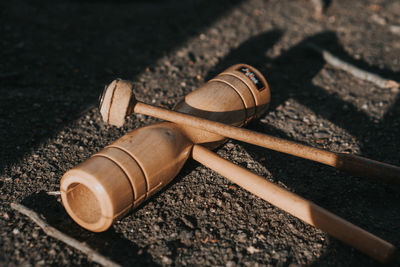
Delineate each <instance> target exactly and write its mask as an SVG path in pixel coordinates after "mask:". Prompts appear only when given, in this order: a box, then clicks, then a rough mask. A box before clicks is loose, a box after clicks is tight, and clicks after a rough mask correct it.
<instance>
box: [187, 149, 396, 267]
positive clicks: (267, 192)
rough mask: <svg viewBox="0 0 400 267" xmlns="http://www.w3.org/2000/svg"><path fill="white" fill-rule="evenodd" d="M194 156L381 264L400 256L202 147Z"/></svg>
mask: <svg viewBox="0 0 400 267" xmlns="http://www.w3.org/2000/svg"><path fill="white" fill-rule="evenodd" d="M192 157H193V159H194V160H196V161H198V162H200V163H201V164H203V165H204V166H206V167H208V168H210V169H212V170H214V171H215V172H217V173H219V174H221V175H222V176H224V177H226V178H227V179H229V180H230V181H232V182H233V183H235V184H237V185H239V186H241V187H242V188H244V189H246V190H247V191H249V192H250V193H253V194H255V195H257V196H259V197H260V198H262V199H264V200H265V201H267V202H269V203H271V204H272V205H274V206H276V207H278V208H280V209H282V210H284V211H286V212H288V213H290V214H291V215H293V216H295V217H297V218H299V219H300V220H302V221H304V222H306V223H308V224H310V225H312V226H315V227H317V228H319V229H321V230H323V231H325V232H327V233H328V234H330V235H331V236H333V237H336V238H337V239H340V240H342V241H343V242H345V243H346V244H348V245H350V246H352V247H354V248H356V249H358V250H359V251H361V252H363V253H365V254H367V255H369V256H370V257H372V258H374V259H376V260H378V261H380V262H383V263H387V262H390V261H392V260H394V259H395V257H396V256H397V248H396V247H395V246H393V245H392V244H390V243H388V242H387V241H385V240H383V239H381V238H379V237H377V236H375V235H373V234H371V233H369V232H367V231H365V230H363V229H361V228H360V227H358V226H356V225H354V224H352V223H350V222H348V221H346V220H344V219H342V218H340V217H338V216H336V215H335V214H333V213H331V212H329V211H327V210H325V209H324V208H322V207H320V206H318V205H316V204H314V203H313V202H311V201H308V200H306V199H304V198H302V197H300V196H298V195H296V194H294V193H291V192H289V191H287V190H285V189H283V188H281V187H279V186H277V185H275V184H273V183H271V182H269V181H267V180H266V179H264V178H262V177H260V176H258V175H256V174H254V173H252V172H250V171H248V170H247V169H245V168H242V167H239V166H237V165H235V164H233V163H232V162H230V161H228V160H225V159H223V158H221V157H219V156H218V155H216V154H215V153H213V152H211V151H210V150H208V149H206V148H204V147H202V146H199V145H194V147H193V150H192Z"/></svg>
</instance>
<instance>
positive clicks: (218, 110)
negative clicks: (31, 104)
mask: <svg viewBox="0 0 400 267" xmlns="http://www.w3.org/2000/svg"><path fill="white" fill-rule="evenodd" d="M108 88H109V89H108V90H106V91H105V94H104V97H103V100H102V101H101V103H102V104H101V107H100V111H101V113H102V115H103V117H104V118H105V121H106V122H112V123H113V124H117V125H122V124H123V122H124V118H125V114H126V112H128V110H127V109H128V108H129V107H130V106H131V104H130V101H131V97H130V96H131V94H132V93H131V91H132V88H131V83H130V82H127V81H123V80H117V81H114V82H113V83H112V84H111V85H110V86H109V87H108ZM269 99H270V93H269V88H268V84H267V82H266V81H265V79H264V77H263V76H262V75H261V74H260V73H259V72H258V71H257V70H255V69H254V68H252V67H250V66H247V65H244V64H241V65H235V66H232V67H231V68H229V69H228V70H226V71H224V72H223V73H221V74H220V75H218V76H217V77H216V78H215V79H213V80H211V81H209V82H208V83H206V84H205V85H204V86H202V87H200V88H199V89H197V90H196V91H194V92H192V93H190V94H189V95H187V96H186V97H185V99H184V100H183V101H182V102H181V103H180V104H178V105H177V106H176V107H175V109H176V110H178V111H181V112H190V113H191V114H194V115H197V116H206V117H207V118H210V119H213V120H216V121H220V122H224V123H230V124H233V125H238V126H241V125H244V124H245V123H246V122H248V121H249V120H251V119H252V118H254V117H255V116H257V115H259V114H261V113H263V112H264V111H265V110H266V109H267V107H268V104H269ZM224 139H225V137H223V136H220V135H216V134H211V133H209V132H207V131H203V130H199V129H196V128H191V127H186V126H182V125H177V124H174V123H170V122H163V123H159V124H155V125H151V126H147V127H143V128H140V129H136V130H134V131H132V132H130V133H128V134H126V135H125V136H123V137H121V138H120V139H118V140H117V141H115V142H114V143H113V144H111V145H109V146H107V147H106V148H105V149H104V150H102V151H100V152H99V153H97V154H95V155H93V156H92V157H91V158H89V159H88V160H86V161H85V162H83V163H81V164H80V165H78V166H76V167H75V168H73V169H71V170H69V171H68V172H66V173H65V174H64V176H63V178H62V180H61V198H62V201H63V205H64V207H65V208H66V210H67V212H68V213H69V214H70V216H71V217H72V218H73V219H74V220H75V221H76V222H77V223H78V224H80V225H81V226H83V227H84V228H86V229H89V230H91V231H104V230H106V229H107V228H108V227H110V226H111V224H112V222H113V221H114V220H115V219H116V218H118V217H121V216H123V215H124V214H126V213H127V212H128V211H129V210H130V209H131V208H134V207H136V206H138V205H139V204H140V203H142V202H143V201H144V200H146V199H148V198H149V197H150V196H151V195H153V194H154V193H155V192H157V191H158V190H160V189H161V188H163V187H164V186H165V185H166V184H167V183H169V182H170V181H171V180H172V179H173V178H174V177H175V176H176V175H177V173H178V172H179V171H180V169H181V168H182V166H183V164H184V163H185V162H186V160H187V158H188V157H189V156H190V150H191V148H192V146H193V144H204V145H206V146H207V147H210V148H214V147H217V146H218V145H219V144H220V143H221V142H223V141H224Z"/></svg>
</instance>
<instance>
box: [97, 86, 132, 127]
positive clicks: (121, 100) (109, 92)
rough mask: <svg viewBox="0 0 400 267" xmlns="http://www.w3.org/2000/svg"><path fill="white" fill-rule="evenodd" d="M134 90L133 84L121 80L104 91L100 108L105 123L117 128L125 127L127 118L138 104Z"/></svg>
mask: <svg viewBox="0 0 400 267" xmlns="http://www.w3.org/2000/svg"><path fill="white" fill-rule="evenodd" d="M132 89H133V85H132V82H130V81H126V80H120V79H117V80H114V81H113V82H112V83H110V85H108V86H107V87H106V88H105V89H104V91H103V94H102V95H101V97H100V107H99V108H100V113H101V116H102V117H103V121H104V122H106V123H108V124H111V125H115V126H117V127H121V126H123V125H124V123H125V117H126V116H127V115H129V114H130V113H131V110H132V108H133V106H134V105H135V102H136V99H135V95H134V94H133V92H132Z"/></svg>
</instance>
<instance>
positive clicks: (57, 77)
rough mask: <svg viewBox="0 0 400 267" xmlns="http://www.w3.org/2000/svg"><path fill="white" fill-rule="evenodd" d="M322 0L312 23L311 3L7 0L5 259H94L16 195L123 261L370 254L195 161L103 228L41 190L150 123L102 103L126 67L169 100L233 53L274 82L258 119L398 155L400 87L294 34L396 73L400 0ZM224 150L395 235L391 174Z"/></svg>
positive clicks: (0, 209) (313, 139)
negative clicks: (50, 232)
mask: <svg viewBox="0 0 400 267" xmlns="http://www.w3.org/2000/svg"><path fill="white" fill-rule="evenodd" d="M330 2H331V3H330V4H329V6H328V7H327V9H326V13H325V15H324V16H323V17H322V18H321V19H316V18H314V16H313V14H314V9H313V6H312V4H311V3H312V1H306V0H300V1H289V0H285V1H278V0H275V1H262V0H251V1H239V0H238V1H228V0H221V1H200V0H190V1H189V0H185V1H172V0H170V1H154V0H153V1H122V0H120V1H111V0H102V1H89V0H86V1H74V0H66V1H49V0H40V1H39V0H37V1H28V0H25V1H23V0H15V1H1V2H0V59H1V60H0V93H1V98H0V138H1V139H0V142H1V150H0V168H1V169H0V190H1V200H0V229H1V231H0V265H8V266H16V265H18V266H19V265H23V266H29V265H35V266H40V265H80V264H83V265H96V264H94V263H92V262H90V261H89V260H88V258H87V256H86V255H84V254H82V253H80V252H79V251H77V250H75V249H73V248H71V247H69V246H67V245H65V244H64V243H62V242H60V241H57V240H55V239H53V238H51V237H48V236H46V235H45V234H44V233H43V231H42V230H41V229H40V228H39V227H38V226H37V225H35V224H34V223H33V222H32V221H31V220H29V219H28V218H27V217H25V216H23V215H21V214H19V213H17V212H15V211H13V210H12V209H11V208H10V206H9V205H10V203H11V202H19V203H22V204H24V205H26V206H27V207H29V208H31V209H33V210H34V211H36V212H38V213H39V214H41V216H43V218H44V219H45V220H46V221H47V222H48V223H49V224H51V225H52V226H54V227H56V228H57V229H59V230H61V231H63V232H65V233H66V234H68V235H70V236H73V237H75V238H77V239H79V240H81V241H84V242H86V243H87V244H89V245H90V246H91V247H93V248H95V249H96V250H97V251H99V252H100V253H102V254H103V255H105V256H107V257H109V258H110V259H112V260H113V261H115V262H118V263H120V264H123V265H135V264H136V265H162V266H164V265H165V266H166V265H178V266H180V265H190V266H192V265H200V266H203V265H205V266H210V265H218V266H235V265H239V266H257V265H259V266H265V265H272V266H297V265H316V266H374V265H377V264H378V263H377V262H375V261H374V260H372V259H370V258H369V257H367V256H365V255H363V254H361V253H360V252H358V251H356V250H355V249H353V248H351V247H349V246H347V245H344V244H343V243H342V242H340V241H338V240H336V239H334V238H332V237H330V236H328V235H327V234H325V233H323V232H322V231H320V230H318V229H315V228H313V227H311V226H308V225H306V224H304V223H303V222H301V221H300V220H298V219H296V218H295V217H293V216H291V215H288V214H287V213H285V212H283V211H281V210H279V209H277V208H275V207H273V206H271V205H269V204H268V203H266V202H264V201H262V200H260V199H259V198H258V197H255V196H253V195H251V194H249V193H248V192H246V191H245V190H242V189H241V188H238V187H236V186H234V185H232V184H231V183H230V182H228V181H227V180H226V179H224V178H223V177H221V176H219V175H217V174H215V173H214V172H213V171H211V170H209V169H207V168H205V167H203V166H200V165H198V164H197V163H195V162H194V161H192V160H189V161H188V162H187V164H186V165H185V167H184V168H183V170H182V171H181V173H180V174H179V175H178V177H177V178H176V180H175V182H174V183H173V184H172V185H170V186H169V187H168V188H166V189H165V190H163V191H162V192H161V193H159V194H158V195H157V196H156V197H154V198H153V199H152V200H150V201H148V202H147V203H145V204H144V205H143V206H142V207H141V208H139V209H137V210H136V211H134V212H133V213H131V214H130V215H128V216H126V217H125V218H123V219H122V220H121V221H119V222H117V223H115V224H114V225H113V226H112V228H111V229H110V230H108V231H107V232H105V233H100V234H96V233H91V232H88V231H86V230H83V229H82V228H80V227H79V226H78V225H76V224H75V223H74V222H73V221H72V220H71V219H70V218H69V217H68V215H67V214H66V212H65V210H64V208H63V207H62V205H61V203H60V199H59V198H57V197H55V196H48V195H47V194H46V192H47V191H56V190H58V188H59V181H60V178H61V176H62V175H63V173H64V172H66V171H67V170H68V169H70V168H72V167H73V166H75V165H76V164H78V163H79V162H82V161H83V160H85V159H86V158H88V157H89V156H90V155H91V154H93V153H95V152H97V151H99V150H100V149H101V148H102V147H104V146H105V145H107V144H109V143H111V142H112V141H113V140H115V139H117V138H118V137H120V136H122V135H123V134H124V133H126V132H127V131H129V130H131V129H134V128H137V127H141V126H143V125H147V124H150V123H153V122H155V121H156V120H155V119H152V118H148V117H145V116H134V115H133V116H131V117H129V119H128V124H127V125H126V126H125V127H123V128H121V129H117V128H115V127H108V126H106V125H105V124H104V123H103V122H102V121H101V118H100V115H99V112H98V110H97V108H96V103H97V97H98V95H99V94H100V92H101V90H102V87H103V86H104V85H105V84H108V83H109V82H110V81H111V80H113V79H114V78H116V77H121V78H125V79H132V80H133V81H135V84H136V87H135V94H136V96H137V97H138V98H139V99H141V100H143V101H145V102H148V103H153V104H160V105H163V106H167V107H172V106H173V105H174V104H175V103H176V102H177V101H178V100H179V98H181V97H182V96H184V95H185V94H187V93H189V92H191V91H192V90H194V89H196V88H198V87H199V86H200V85H201V84H203V83H204V82H205V81H206V80H207V79H210V78H211V77H213V75H215V74H217V73H219V72H220V71H222V70H223V69H225V68H226V67H228V66H230V65H232V64H234V63H239V62H244V63H248V64H252V65H254V66H255V67H257V68H259V69H260V70H261V71H262V72H263V73H264V74H265V76H266V77H267V80H268V81H269V83H270V87H271V92H272V103H271V107H270V109H269V110H268V112H267V113H266V114H264V115H263V116H261V118H259V119H258V120H256V121H254V122H252V123H251V124H250V125H249V126H248V127H249V128H251V129H252V130H256V131H259V132H264V133H269V134H272V135H275V136H279V137H282V138H286V139H290V140H296V141H299V142H301V143H305V144H308V145H311V146H314V147H320V148H326V149H329V150H333V151H340V152H351V153H356V154H360V155H363V156H366V157H370V158H373V159H376V160H379V161H383V162H387V163H391V164H395V165H400V150H399V147H400V138H399V137H400V97H399V93H398V92H397V91H393V90H388V89H381V88H378V87H376V86H375V85H373V84H371V83H368V82H364V81H360V80H358V79H356V78H354V77H352V76H351V75H349V74H347V73H345V72H343V71H339V70H336V69H333V68H332V67H330V66H329V65H327V64H325V63H324V61H323V60H322V59H321V57H320V56H319V55H317V54H315V53H313V52H310V51H309V50H308V49H307V48H306V47H305V45H304V44H305V43H307V42H313V43H315V44H317V45H319V46H321V47H323V48H325V49H327V50H329V51H331V52H332V53H334V54H336V55H337V56H339V57H340V58H342V59H345V60H347V61H349V62H352V63H353V64H355V65H356V66H358V67H361V68H363V69H367V70H370V71H373V72H376V73H378V74H380V75H382V76H384V77H387V78H391V79H395V80H397V81H400V74H399V71H400V36H399V35H395V34H394V33H391V32H390V30H389V26H388V25H389V24H391V25H399V24H400V15H399V14H400V2H399V1H397V0H388V1H383V0H368V1H362V0H358V1H345V0H339V1H338V0H334V1H330ZM376 17H380V18H384V19H385V23H386V24H385V25H381V24H379V23H377V22H376ZM373 18H375V19H373ZM218 153H219V154H220V155H221V156H223V157H224V158H227V159H229V160H231V161H233V162H235V163H237V164H239V165H241V166H244V167H246V168H248V169H250V170H252V171H253V172H255V173H257V174H259V175H262V176H264V177H266V178H267V179H269V180H271V181H274V182H275V183H276V184H279V185H281V186H282V187H284V188H286V189H288V190H290V191H292V192H295V193H297V194H299V195H301V196H303V197H305V198H307V199H310V200H312V201H314V202H315V203H317V204H319V205H321V206H322V207H324V208H326V209H328V210H330V211H332V212H334V213H336V214H338V215H340V216H342V217H343V218H345V219H347V220H349V221H350V222H353V223H355V224H356V225H359V226H361V227H362V228H364V229H366V230H368V231H370V232H372V233H374V234H376V235H378V236H380V237H382V238H384V239H385V240H387V241H389V242H391V243H393V244H394V245H396V246H397V247H400V194H399V192H400V190H399V187H398V186H392V185H386V184H383V183H380V182H374V181H368V180H365V179H363V178H360V177H353V176H350V175H347V174H345V173H342V172H339V171H337V170H335V169H333V168H330V167H326V166H322V165H320V164H317V163H313V162H308V161H305V160H301V159H298V158H294V157H291V156H287V155H283V154H280V153H277V152H273V151H269V150H265V149H261V148H258V147H254V146H251V145H247V144H243V143H240V142H235V141H232V142H228V143H226V144H225V145H224V146H222V147H221V148H220V149H219V150H218ZM395 264H396V263H395ZM397 264H399V262H397Z"/></svg>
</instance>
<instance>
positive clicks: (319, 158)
mask: <svg viewBox="0 0 400 267" xmlns="http://www.w3.org/2000/svg"><path fill="white" fill-rule="evenodd" d="M133 112H135V113H141V114H144V115H148V116H153V117H156V118H159V119H162V120H166V121H171V122H175V123H178V124H183V125H187V126H191V127H194V128H198V129H201V130H205V131H208V132H211V133H215V134H219V135H222V136H225V137H229V138H232V139H235V140H239V141H243V142H246V143H249V144H253V145H257V146H261V147H264V148H268V149H272V150H275V151H279V152H282V153H286V154H289V155H293V156H296V157H300V158H304V159H308V160H312V161H316V162H319V163H322V164H325V165H329V166H332V167H335V168H338V169H339V170H342V171H345V172H348V173H351V174H354V175H360V176H364V177H368V178H373V179H376V180H381V181H384V182H387V183H396V184H400V167H397V166H394V165H390V164H386V163H382V162H378V161H374V160H370V159H367V158H363V157H359V156H354V155H349V154H343V153H335V152H330V151H326V150H323V149H319V148H314V147H310V146H305V145H302V144H299V143H296V142H292V141H288V140H284V139H280V138H277V137H273V136H270V135H266V134H263V133H257V132H254V131H250V130H247V129H244V128H239V127H235V126H230V125H227V124H223V123H219V122H215V121H210V120H206V119H203V118H199V117H195V116H192V115H188V114H183V113H179V112H176V111H172V110H168V109H164V108H160V107H155V106H151V105H148V104H145V103H142V102H137V103H136V104H135V105H134V107H133Z"/></svg>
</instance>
